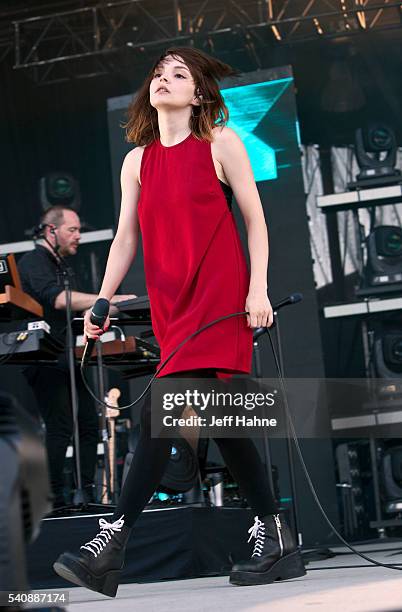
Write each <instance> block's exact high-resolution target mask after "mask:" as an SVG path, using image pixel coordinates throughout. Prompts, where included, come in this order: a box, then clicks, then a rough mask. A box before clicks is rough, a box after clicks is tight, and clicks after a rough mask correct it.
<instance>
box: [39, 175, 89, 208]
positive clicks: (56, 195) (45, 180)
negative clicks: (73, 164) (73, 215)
mask: <svg viewBox="0 0 402 612" xmlns="http://www.w3.org/2000/svg"><path fill="white" fill-rule="evenodd" d="M39 197H40V201H41V205H42V208H43V210H47V209H48V208H49V207H50V206H54V205H55V204H62V205H65V206H68V207H69V208H72V209H73V210H76V211H78V210H79V209H80V204H81V197H80V188H79V184H78V181H77V180H76V179H75V178H74V177H73V176H72V175H71V174H69V173H68V172H51V173H49V174H46V175H45V176H43V177H42V178H41V179H40V181H39Z"/></svg>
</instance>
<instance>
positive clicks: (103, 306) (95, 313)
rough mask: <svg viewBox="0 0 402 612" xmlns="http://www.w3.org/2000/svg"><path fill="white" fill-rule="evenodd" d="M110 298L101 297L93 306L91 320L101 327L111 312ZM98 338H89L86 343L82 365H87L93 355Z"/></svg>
mask: <svg viewBox="0 0 402 612" xmlns="http://www.w3.org/2000/svg"><path fill="white" fill-rule="evenodd" d="M109 307H110V304H109V300H105V298H99V300H96V302H95V304H94V305H93V307H92V311H91V316H90V321H91V323H93V324H94V325H97V326H98V327H101V328H102V329H103V326H104V324H105V321H106V319H107V316H108V314H109ZM95 342H96V340H95V339H94V338H87V342H86V344H85V348H84V352H83V354H82V359H81V367H83V366H84V365H86V364H87V363H88V361H89V359H90V357H91V355H92V351H93V348H94V346H95Z"/></svg>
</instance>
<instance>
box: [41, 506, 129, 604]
mask: <svg viewBox="0 0 402 612" xmlns="http://www.w3.org/2000/svg"><path fill="white" fill-rule="evenodd" d="M123 516H124V515H123ZM123 516H122V517H121V518H119V520H117V521H115V522H114V523H108V522H107V521H105V519H103V518H101V519H99V527H100V528H101V531H100V532H99V533H98V534H97V535H96V536H95V537H94V538H93V539H92V540H90V542H87V543H86V544H84V545H83V546H81V547H80V552H79V553H78V554H73V553H69V552H66V553H63V554H61V555H60V557H59V558H58V559H57V561H56V562H55V563H54V564H53V569H54V571H55V572H56V574H58V575H59V576H61V577H62V578H65V579H66V580H69V581H70V582H72V583H73V584H78V585H79V586H83V587H86V588H87V589H91V590H92V591H97V592H99V593H103V594H104V595H108V596H109V597H115V595H116V592H117V587H118V585H119V579H120V575H121V571H122V569H123V566H124V554H125V549H126V544H127V541H128V538H129V536H130V533H131V527H127V526H126V525H124V520H123Z"/></svg>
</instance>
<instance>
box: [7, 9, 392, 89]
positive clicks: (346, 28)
mask: <svg viewBox="0 0 402 612" xmlns="http://www.w3.org/2000/svg"><path fill="white" fill-rule="evenodd" d="M401 6H402V2H395V1H394V0H383V1H382V2H380V1H379V0H201V1H200V0H198V2H197V1H196V0H158V1H156V0H117V1H115V2H102V3H97V4H91V1H90V0H88V5H87V6H86V7H84V8H78V9H75V10H68V11H63V12H54V13H52V14H46V15H38V16H34V17H30V18H27V19H19V20H16V21H13V46H14V53H15V59H14V68H15V69H29V70H30V71H31V74H32V75H33V76H34V78H35V80H36V81H37V82H38V83H46V82H51V81H58V80H62V79H66V78H79V77H89V76H97V75H100V74H105V73H110V72H113V71H116V70H118V69H119V66H122V63H121V62H122V61H123V64H124V59H122V58H125V61H126V62H130V65H131V66H132V65H133V62H134V63H135V62H136V61H141V59H144V54H145V55H146V54H147V52H148V51H151V50H152V52H153V53H154V52H155V51H156V50H158V49H161V50H162V49H164V48H166V47H168V46H173V45H183V44H185V45H195V46H197V47H207V50H210V51H211V52H214V51H217V52H219V51H220V50H222V49H225V50H226V51H228V50H229V51H230V50H233V49H239V48H241V49H244V50H246V51H247V52H248V53H249V54H250V56H251V57H252V59H253V60H254V61H255V64H256V67H261V64H262V62H261V55H260V54H261V52H262V51H263V50H264V49H265V50H266V47H267V45H272V44H275V43H276V44H280V43H281V44H293V43H297V42H303V41H307V40H318V39H320V38H331V37H339V36H351V35H353V34H364V32H365V31H372V30H374V29H376V30H379V29H381V30H383V29H393V28H400V27H401V25H402V9H401ZM0 34H1V33H0ZM122 53H123V55H122ZM1 55H2V45H1V36H0V59H1Z"/></svg>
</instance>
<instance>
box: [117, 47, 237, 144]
mask: <svg viewBox="0 0 402 612" xmlns="http://www.w3.org/2000/svg"><path fill="white" fill-rule="evenodd" d="M168 55H170V56H172V57H173V58H174V59H180V58H181V59H182V60H183V61H184V63H185V64H186V66H187V67H188V69H189V70H190V72H191V75H192V77H193V79H194V84H195V92H197V95H198V96H200V98H199V102H200V106H193V110H192V115H191V119H190V127H191V131H192V133H193V134H194V136H195V137H196V138H199V139H201V140H207V141H208V142H211V141H212V129H213V128H214V127H215V126H216V125H225V124H226V123H227V122H228V120H229V111H228V109H227V107H226V105H225V103H224V101H223V98H222V95H221V93H220V91H219V85H218V83H217V81H218V80H219V79H222V78H223V77H226V76H231V75H235V74H237V71H235V70H234V69H233V68H232V67H231V66H229V65H228V64H225V63H224V62H221V61H220V60H218V59H215V58H213V57H211V56H210V55H208V54H207V53H204V52H203V51H200V50H199V49H194V48H193V47H170V48H169V49H166V51H165V53H163V54H162V55H161V56H160V57H159V58H158V59H157V60H156V61H155V63H154V65H153V66H152V70H150V71H149V74H148V76H147V77H146V79H145V81H144V83H143V84H142V86H141V88H140V90H139V92H138V94H137V95H136V97H135V99H134V100H133V102H132V103H131V104H130V106H129V108H128V112H127V116H128V121H127V123H126V124H125V125H124V126H123V127H125V128H126V139H127V141H128V142H133V143H135V144H136V145H138V146H144V145H148V144H150V143H151V142H152V141H153V140H155V138H159V127H158V112H157V110H156V108H154V107H153V106H151V103H150V100H149V86H150V84H151V81H152V79H153V75H154V72H155V70H156V68H157V67H158V66H160V64H162V63H163V62H164V60H165V58H166V57H167V56H168Z"/></svg>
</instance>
